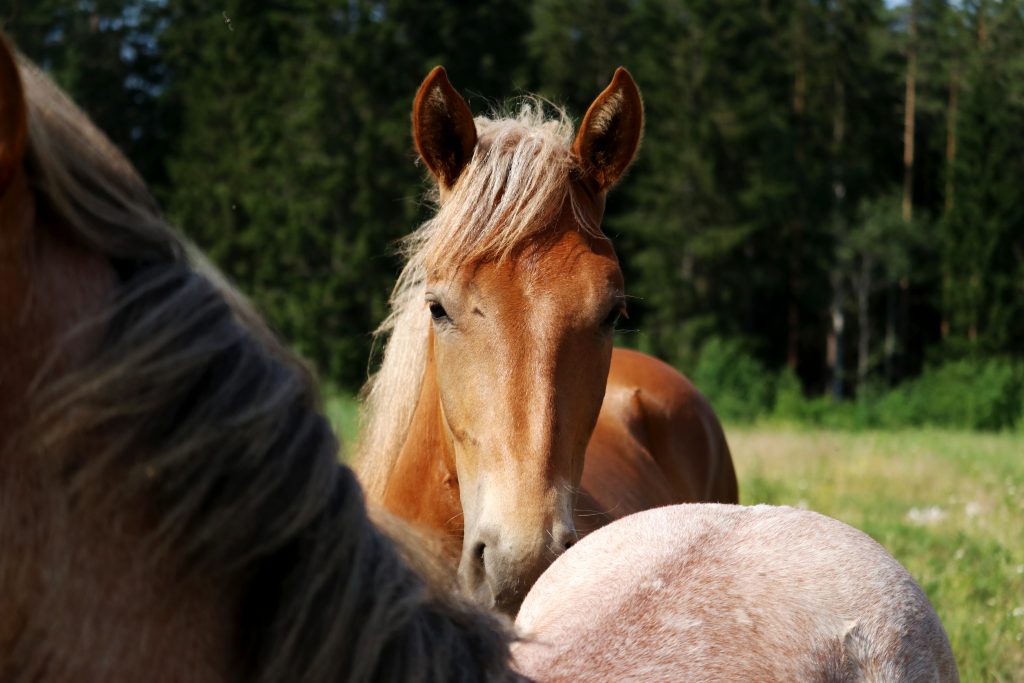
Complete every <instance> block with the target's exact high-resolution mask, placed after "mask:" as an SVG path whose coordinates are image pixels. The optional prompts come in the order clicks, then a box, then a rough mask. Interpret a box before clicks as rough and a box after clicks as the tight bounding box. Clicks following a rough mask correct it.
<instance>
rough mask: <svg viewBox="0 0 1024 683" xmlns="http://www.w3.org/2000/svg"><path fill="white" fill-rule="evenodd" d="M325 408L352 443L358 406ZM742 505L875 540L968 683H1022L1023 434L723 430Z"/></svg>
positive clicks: (333, 400)
mask: <svg viewBox="0 0 1024 683" xmlns="http://www.w3.org/2000/svg"><path fill="white" fill-rule="evenodd" d="M325 408H326V410H327V413H328V415H329V416H330V418H331V420H332V422H333V423H334V425H335V427H336V429H337V430H338V431H339V433H340V434H341V435H342V439H343V440H344V441H345V442H346V443H352V442H353V440H354V438H355V434H356V429H357V411H358V405H357V403H356V401H355V400H354V399H352V398H350V397H348V396H345V395H339V394H332V395H331V396H330V398H329V399H328V400H327V401H326V405H325ZM726 432H727V434H728V438H729V444H730V447H731V448H732V452H733V458H734V460H735V463H736V469H737V471H738V473H739V477H740V493H741V497H742V502H743V503H744V504H756V503H770V504H773V505H792V506H795V507H804V508H809V509H811V510H816V511H818V512H821V513H823V514H826V515H829V516H831V517H835V518H836V519H840V520H842V521H844V522H846V523H848V524H850V525H852V526H854V527H857V528H858V529H861V530H863V531H865V532H866V533H868V534H869V535H871V536H872V537H873V538H874V539H875V540H877V541H878V542H879V543H881V544H882V545H883V546H885V547H886V548H887V549H888V550H889V552H891V553H892V554H893V555H894V556H896V558H897V559H898V560H899V561H900V562H902V563H903V564H904V565H905V566H906V567H907V569H909V570H910V572H911V573H912V574H913V575H914V577H915V578H916V579H917V581H918V582H919V583H920V584H921V586H922V588H924V590H925V592H926V593H927V594H928V597H929V598H930V599H931V601H932V604H933V605H934V606H935V608H936V610H937V611H938V613H939V616H940V617H941V618H942V621H943V623H944V624H945V626H946V630H947V632H948V633H949V637H950V641H951V642H952V645H953V651H954V653H955V654H956V657H957V663H958V666H959V667H960V676H961V680H963V681H965V683H973V682H975V681H979V682H986V683H989V682H991V683H996V682H998V683H1012V682H1024V435H1022V434H1021V433H1020V432H1017V433H1005V434H984V433H975V432H965V431H942V430H902V431H861V432H852V431H829V430H823V429H806V428H800V427H793V426H780V425H776V424H758V425H753V426H750V425H727V427H726Z"/></svg>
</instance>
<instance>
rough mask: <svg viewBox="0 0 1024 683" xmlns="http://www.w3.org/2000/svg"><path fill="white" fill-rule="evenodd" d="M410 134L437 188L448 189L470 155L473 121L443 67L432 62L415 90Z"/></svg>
mask: <svg viewBox="0 0 1024 683" xmlns="http://www.w3.org/2000/svg"><path fill="white" fill-rule="evenodd" d="M412 137H413V140H415V141H416V149H417V150H418V151H419V153H420V156H421V157H423V161H424V162H425V163H426V164H427V168H429V169H430V172H431V173H432V174H433V175H434V177H435V178H437V182H438V183H439V184H440V185H441V188H442V189H444V190H450V189H451V188H452V187H453V186H454V185H455V181H456V180H458V179H459V176H460V175H461V174H462V170H463V169H464V168H465V167H466V164H468V163H469V160H470V159H472V158H473V150H474V149H475V148H476V124H475V123H473V114H472V112H470V111H469V105H467V104H466V101H465V100H464V99H462V97H460V96H459V93H457V92H455V88H453V87H452V84H451V83H449V82H448V74H447V73H445V70H444V68H443V67H440V66H435V67H434V69H433V71H431V72H430V73H429V74H428V75H427V77H426V79H424V81H423V84H422V85H421V86H420V89H419V92H417V93H416V100H415V102H413V105H412Z"/></svg>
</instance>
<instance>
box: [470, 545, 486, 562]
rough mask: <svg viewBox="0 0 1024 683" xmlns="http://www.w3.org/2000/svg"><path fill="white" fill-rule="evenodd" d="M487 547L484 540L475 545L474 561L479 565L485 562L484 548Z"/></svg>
mask: <svg viewBox="0 0 1024 683" xmlns="http://www.w3.org/2000/svg"><path fill="white" fill-rule="evenodd" d="M486 547H487V544H486V543H483V542H482V541H481V542H479V543H477V544H476V545H474V546H473V561H474V562H476V563H477V564H479V565H482V564H483V563H484V549H485V548H486Z"/></svg>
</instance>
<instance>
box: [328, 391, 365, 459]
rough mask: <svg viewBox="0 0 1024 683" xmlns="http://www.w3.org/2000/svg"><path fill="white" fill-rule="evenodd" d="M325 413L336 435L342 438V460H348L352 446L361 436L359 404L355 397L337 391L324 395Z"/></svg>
mask: <svg viewBox="0 0 1024 683" xmlns="http://www.w3.org/2000/svg"><path fill="white" fill-rule="evenodd" d="M324 412H325V413H326V414H327V419H329V420H330V421H331V425H332V426H333V427H334V431H335V433H336V434H337V435H338V436H339V437H340V438H341V444H342V456H341V457H342V460H347V459H348V455H349V454H350V453H351V450H350V449H351V447H352V444H354V443H355V442H356V436H358V434H359V402H358V401H357V400H356V399H355V397H353V396H351V395H349V394H346V393H342V392H337V391H326V392H325V393H324Z"/></svg>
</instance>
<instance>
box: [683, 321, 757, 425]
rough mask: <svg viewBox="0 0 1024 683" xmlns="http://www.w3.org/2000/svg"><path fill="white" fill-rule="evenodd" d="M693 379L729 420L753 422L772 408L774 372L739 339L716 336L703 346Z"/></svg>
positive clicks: (720, 413) (717, 409)
mask: <svg viewBox="0 0 1024 683" xmlns="http://www.w3.org/2000/svg"><path fill="white" fill-rule="evenodd" d="M692 379H693V381H694V383H696V385H697V386H698V387H700V390H701V392H702V393H703V394H704V395H705V396H706V397H707V398H708V400H710V401H711V404H712V405H713V406H714V407H715V412H717V413H718V414H719V415H720V416H721V417H722V418H724V419H726V420H739V421H750V420H753V419H754V418H756V417H758V416H759V415H763V414H765V413H766V412H768V411H770V410H771V407H772V403H773V400H774V394H775V386H774V380H773V377H772V375H771V373H770V372H768V371H767V370H766V369H765V368H764V366H762V365H761V364H760V363H759V362H758V361H757V359H755V358H754V357H753V356H752V355H751V354H750V353H748V352H747V351H746V348H745V346H744V345H743V344H742V343H740V342H738V341H736V340H726V339H718V338H713V339H710V340H708V341H707V343H705V344H704V346H703V347H702V348H701V351H700V355H699V356H698V359H697V365H696V367H695V368H694V370H693V374H692Z"/></svg>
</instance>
